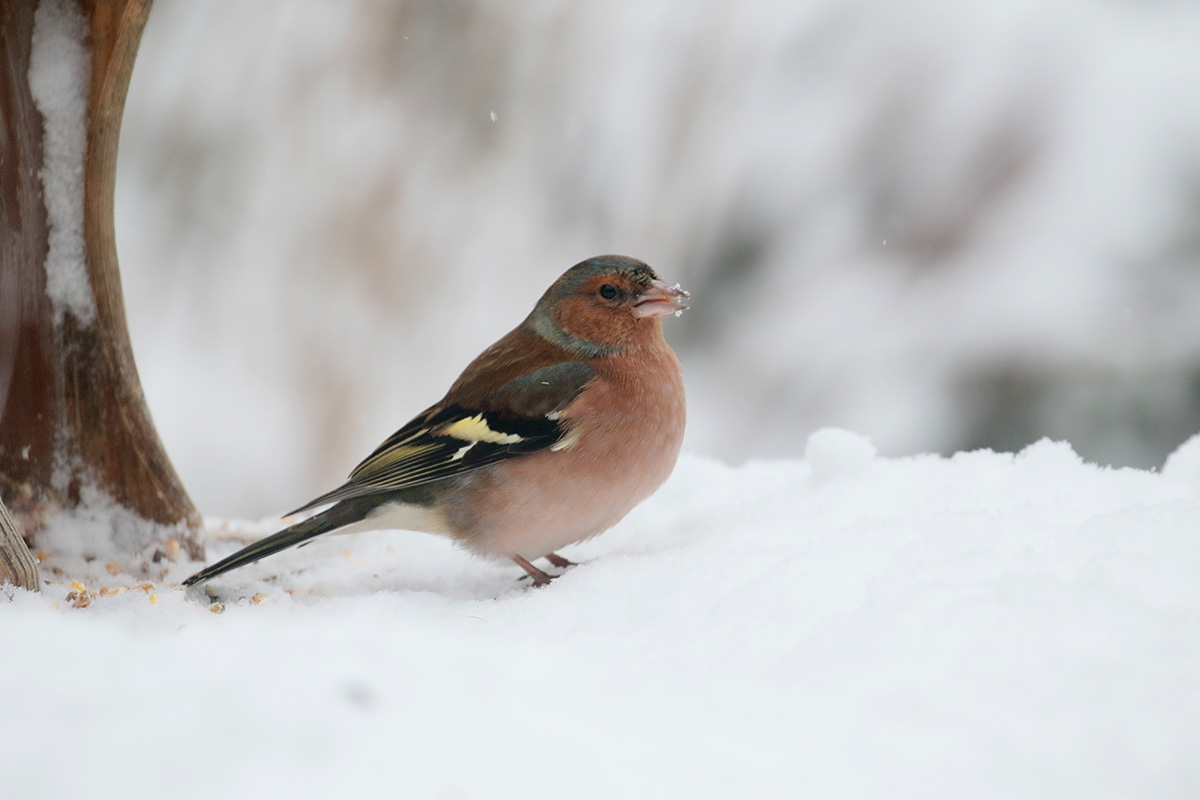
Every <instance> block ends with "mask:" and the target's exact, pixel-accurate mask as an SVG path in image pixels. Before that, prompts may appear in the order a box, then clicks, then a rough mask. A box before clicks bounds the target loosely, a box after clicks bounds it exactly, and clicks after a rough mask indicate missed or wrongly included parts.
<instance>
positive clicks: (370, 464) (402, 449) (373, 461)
mask: <svg viewBox="0 0 1200 800" xmlns="http://www.w3.org/2000/svg"><path fill="white" fill-rule="evenodd" d="M437 449H438V446H437V444H416V445H399V446H397V447H392V448H389V449H387V450H384V451H382V452H380V453H378V454H376V455H375V456H374V457H372V458H369V459H367V460H366V461H364V462H363V463H362V464H359V465H358V468H357V469H355V470H354V472H353V473H352V474H351V477H353V476H355V475H361V474H362V473H363V472H366V471H371V472H378V471H380V470H384V469H387V468H388V467H390V466H392V465H394V464H399V463H400V462H402V461H408V460H410V459H413V458H416V457H417V456H421V455H424V454H425V453H428V452H430V451H433V450H437Z"/></svg>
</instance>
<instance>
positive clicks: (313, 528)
mask: <svg viewBox="0 0 1200 800" xmlns="http://www.w3.org/2000/svg"><path fill="white" fill-rule="evenodd" d="M348 511H350V509H347V508H345V507H344V504H341V503H339V504H338V505H335V506H333V507H332V508H330V509H327V510H325V511H322V512H321V513H320V514H317V515H315V516H312V517H309V518H308V519H306V520H304V521H303V522H297V523H296V524H295V525H290V526H288V527H286V528H284V529H283V530H281V531H279V532H278V533H273V534H271V535H270V536H268V537H266V538H265V539H259V540H258V541H257V542H255V543H254V544H251V545H247V546H246V547H243V548H242V549H241V550H238V551H237V552H236V553H234V554H233V555H231V556H229V557H228V558H223V559H221V560H220V561H218V562H217V563H215V564H213V565H212V566H208V567H205V568H204V569H202V570H200V571H199V572H197V573H196V574H195V575H193V576H191V577H190V578H188V579H187V580H185V581H184V582H183V585H184V586H193V585H195V584H197V583H200V582H201V581H206V580H208V579H210V578H215V577H216V576H218V575H221V574H222V573H225V572H228V571H229V570H231V569H237V568H238V567H244V566H245V565H247V564H253V563H254V562H255V561H258V560H259V559H260V558H266V557H267V556H269V555H271V554H272V553H278V552H279V551H280V550H286V549H288V548H289V547H293V546H295V545H298V544H301V543H303V542H306V541H308V540H309V539H312V538H313V537H314V536H320V535H321V534H322V533H328V532H329V531H332V530H334V529H336V528H340V527H342V526H344V525H347V524H349V523H351V522H354V521H356V520H357V519H360V518H361V513H360V514H359V515H358V516H351V515H348V514H347V513H346V512H348ZM351 513H353V512H351ZM348 516H349V518H346V517H348Z"/></svg>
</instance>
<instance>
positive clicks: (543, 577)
mask: <svg viewBox="0 0 1200 800" xmlns="http://www.w3.org/2000/svg"><path fill="white" fill-rule="evenodd" d="M512 560H513V561H515V562H517V564H519V565H520V567H521V569H523V570H525V571H526V572H528V573H529V577H530V578H532V579H533V585H534V586H545V585H546V584H548V583H549V582H550V581H552V580H554V579H555V577H557V576H555V575H550V574H547V573H545V572H542V571H541V570H540V569H538V568H537V567H535V566H534V565H533V564H530V563H529V562H528V561H527V560H526V559H524V558H522V557H521V556H513V557H512Z"/></svg>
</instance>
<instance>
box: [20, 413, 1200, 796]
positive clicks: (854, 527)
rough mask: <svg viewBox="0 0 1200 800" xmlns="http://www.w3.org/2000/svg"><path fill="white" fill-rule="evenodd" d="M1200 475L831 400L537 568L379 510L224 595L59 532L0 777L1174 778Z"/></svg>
mask: <svg viewBox="0 0 1200 800" xmlns="http://www.w3.org/2000/svg"><path fill="white" fill-rule="evenodd" d="M1197 486H1200V437H1197V438H1195V439H1193V440H1191V441H1190V442H1188V443H1187V444H1185V445H1184V446H1182V447H1181V448H1180V449H1179V450H1178V451H1177V452H1176V454H1175V455H1174V456H1173V457H1172V459H1171V460H1170V461H1168V463H1167V464H1166V466H1165V467H1164V468H1163V470H1162V471H1161V472H1160V473H1154V472H1146V471H1138V470H1109V469H1102V468H1098V467H1096V466H1093V465H1090V464H1086V463H1083V462H1082V461H1081V460H1080V459H1079V458H1078V457H1077V456H1076V455H1075V454H1074V453H1073V452H1072V451H1071V449H1070V447H1069V446H1067V445H1066V444H1061V443H1051V442H1048V441H1044V442H1041V443H1039V444H1036V445H1033V446H1031V447H1030V448H1028V449H1027V450H1025V451H1024V452H1022V453H1020V454H1018V455H1015V456H1014V455H1009V454H996V453H991V452H976V453H965V454H959V455H956V456H954V457H952V458H948V459H947V458H941V457H936V456H918V457H913V458H903V459H888V458H881V457H879V456H877V455H876V454H875V452H874V450H873V448H872V447H871V446H870V444H869V443H867V441H866V440H865V439H862V438H861V437H858V436H856V435H853V434H849V433H845V432H841V431H835V430H827V431H823V432H821V433H818V434H816V435H814V437H813V438H812V439H811V440H810V443H809V446H808V451H807V454H806V459H805V460H804V461H777V462H757V463H751V464H748V465H746V466H744V467H740V468H731V467H728V466H724V465H722V464H720V463H717V462H714V461H710V460H705V459H701V458H697V457H688V458H685V459H684V460H683V461H682V462H681V464H680V466H679V468H678V470H677V471H676V474H675V476H674V477H673V478H672V480H671V481H670V483H669V484H668V485H667V486H666V487H664V489H663V490H662V491H661V492H660V493H659V494H658V495H656V496H655V497H654V498H652V499H651V500H650V501H648V502H647V503H646V504H645V505H644V506H643V507H641V508H639V509H638V510H636V511H635V512H634V513H633V514H632V515H631V516H630V517H629V518H628V519H627V520H626V521H625V522H624V523H622V524H621V525H620V526H619V527H618V528H617V529H615V530H613V531H611V532H609V533H608V534H606V535H605V536H603V537H601V538H599V539H597V540H595V541H593V542H591V543H588V544H586V545H584V546H580V547H578V548H574V549H573V550H570V551H568V553H567V554H568V555H569V556H571V557H572V558H574V559H576V560H580V561H583V562H584V563H583V565H582V566H579V567H577V568H575V569H573V570H571V571H570V572H568V573H567V574H566V575H565V576H564V577H562V578H561V579H560V580H558V581H556V582H555V583H554V584H552V585H551V586H549V587H547V588H545V589H541V590H528V589H526V588H525V586H524V585H523V584H521V583H518V582H517V580H516V579H517V577H518V575H519V570H518V569H517V568H516V567H514V566H510V565H503V564H489V563H484V562H479V561H474V560H471V559H469V558H468V557H466V556H464V555H462V554H461V553H459V552H458V551H456V550H454V549H452V548H451V547H450V546H448V545H447V544H445V543H444V542H442V541H440V540H437V539H434V538H433V537H427V536H420V535H416V534H405V533H401V532H396V533H379V534H366V535H359V536H347V537H342V538H333V539H330V540H326V541H320V542H317V543H316V544H314V545H313V546H311V547H309V548H305V549H303V550H298V551H294V552H291V553H288V554H285V555H281V556H276V557H274V558H272V559H269V560H267V561H265V562H262V563H260V564H257V565H254V566H252V567H249V568H247V569H244V570H241V571H239V572H235V573H232V574H231V575H229V576H226V577H225V578H223V579H221V580H218V581H215V582H213V583H212V584H211V586H210V589H211V591H213V592H214V593H215V596H213V597H210V596H205V593H204V592H203V591H193V592H192V593H189V594H186V595H185V594H184V593H183V592H182V591H180V590H179V589H178V588H177V587H176V586H174V585H173V582H175V581H177V580H179V579H180V578H182V577H184V576H185V575H186V574H187V573H188V572H190V570H191V569H192V568H193V566H194V565H192V564H186V563H176V564H171V563H170V562H169V561H163V562H160V563H158V564H155V563H153V562H150V563H148V564H147V568H148V570H149V573H148V574H138V575H130V574H126V573H124V572H122V573H119V574H116V575H112V574H109V572H108V571H107V570H105V569H104V565H103V563H102V561H94V562H91V563H90V564H83V563H82V562H78V563H68V562H66V561H63V562H60V563H57V564H56V562H55V561H54V560H53V557H52V558H51V560H50V561H49V562H47V563H46V564H44V565H43V570H44V571H45V572H46V574H45V575H44V576H43V577H44V578H46V579H48V580H49V584H48V585H47V586H46V587H45V590H44V591H43V592H42V593H41V594H37V595H34V594H26V593H21V592H16V593H15V595H14V596H13V597H12V600H11V602H3V603H0V642H3V643H4V652H5V657H4V658H3V659H2V660H0V680H3V681H4V684H3V685H4V686H5V687H6V688H7V689H8V691H7V692H6V695H5V698H4V704H3V706H0V761H2V762H3V764H2V766H3V769H2V770H0V774H3V784H4V789H3V794H4V796H5V797H14V798H17V797H19V798H62V797H72V796H87V797H118V796H120V797H127V796H160V795H165V796H171V797H177V798H190V797H226V796H228V797H290V798H302V797H323V798H326V797H355V796H372V797H384V796H391V797H440V798H475V797H478V798H502V797H526V796H544V795H551V796H563V797H597V798H600V797H603V798H612V797H626V796H637V797H688V798H694V797H714V798H727V797H801V796H810V797H864V798H877V797H922V798H929V797H946V798H952V797H953V798H958V797H1021V798H1031V797H1054V798H1063V797H1088V798H1095V797H1156V798H1162V797H1180V798H1183V797H1197V796H1200V764H1198V763H1197V761H1196V759H1195V753H1196V752H1197V751H1198V749H1200V495H1198V493H1197ZM233 546H234V543H232V542H228V541H220V540H217V541H215V542H214V543H213V544H211V545H210V548H209V549H210V553H209V555H210V557H212V558H215V557H217V556H220V555H222V554H224V553H225V552H228V551H229V550H231V549H232V548H233ZM55 566H58V567H59V569H62V570H63V574H62V575H55V574H54V572H53V567H55ZM126 568H127V569H133V567H131V566H130V565H126ZM135 571H136V570H135ZM164 571H165V573H164ZM72 580H82V582H83V583H84V584H85V585H86V588H87V590H88V592H89V595H90V596H91V598H92V599H91V603H90V604H89V605H87V606H86V607H84V608H79V609H76V608H73V607H72V604H71V602H70V601H68V600H67V599H66V596H67V594H68V593H69V592H70V591H71V590H72V589H71V581H72ZM143 581H145V582H147V583H148V584H149V585H148V586H146V587H145V588H143V589H141V590H139V589H137V588H128V589H127V591H124V592H122V593H119V594H105V595H100V590H101V589H102V588H104V587H112V586H126V587H135V585H136V584H138V583H142V582H143ZM222 607H223V610H222V611H221V612H220V613H217V609H221V608H222ZM13 688H19V690H18V691H17V692H15V693H13V692H12V689H13ZM64 764H70V765H71V767H70V769H64Z"/></svg>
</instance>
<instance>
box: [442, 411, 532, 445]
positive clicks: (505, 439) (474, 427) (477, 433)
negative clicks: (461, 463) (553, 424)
mask: <svg viewBox="0 0 1200 800" xmlns="http://www.w3.org/2000/svg"><path fill="white" fill-rule="evenodd" d="M438 433H439V434H440V435H442V436H453V437H454V438H455V439H459V440H461V441H464V442H472V443H474V442H488V443H490V444H516V443H517V442H523V441H525V437H524V436H518V435H517V434H515V433H500V432H499V431H494V430H492V429H491V427H490V426H489V425H488V424H487V420H485V419H484V418H483V414H476V415H475V416H473V417H464V418H463V419H460V420H456V421H455V422H453V423H451V424H450V425H447V426H446V427H445V428H443V429H442V430H440V431H438Z"/></svg>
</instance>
